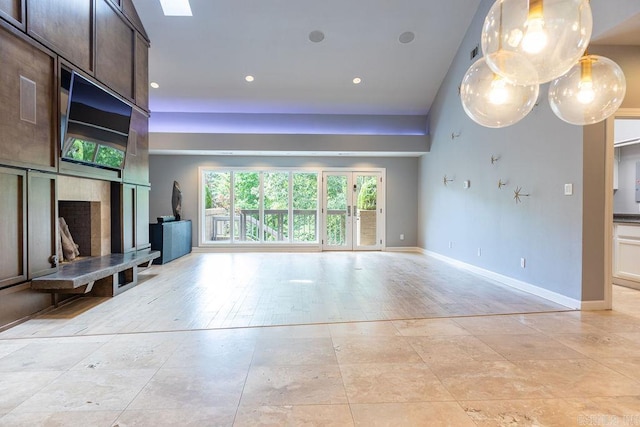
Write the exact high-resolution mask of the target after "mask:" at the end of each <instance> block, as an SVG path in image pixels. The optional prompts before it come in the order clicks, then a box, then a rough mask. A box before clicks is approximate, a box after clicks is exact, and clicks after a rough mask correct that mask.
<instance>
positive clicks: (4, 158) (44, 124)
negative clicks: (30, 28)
mask: <svg viewBox="0 0 640 427" xmlns="http://www.w3.org/2000/svg"><path fill="white" fill-rule="evenodd" d="M0 58H2V66H0V99H1V100H2V101H1V102H0V164H5V165H12V166H24V167H28V168H35V169H39V170H47V171H55V170H56V169H55V168H56V164H57V163H56V161H57V156H58V151H57V146H56V141H57V133H56V123H57V117H56V115H57V113H58V109H57V108H56V103H55V100H56V99H57V97H56V96H55V92H54V88H57V84H56V72H55V71H56V68H55V58H54V56H52V53H50V52H48V51H47V50H46V49H40V48H38V47H36V46H35V45H34V44H33V43H29V42H28V41H27V40H25V39H23V38H20V37H17V36H16V34H15V31H12V30H11V29H10V28H3V27H0Z"/></svg>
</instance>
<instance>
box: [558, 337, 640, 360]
mask: <svg viewBox="0 0 640 427" xmlns="http://www.w3.org/2000/svg"><path fill="white" fill-rule="evenodd" d="M550 336H551V337H552V338H554V339H556V340H557V341H559V342H561V343H562V344H564V345H566V346H568V347H571V348H573V349H574V350H576V351H579V352H580V353H582V354H584V355H587V356H589V357H591V358H610V357H616V358H630V357H640V343H635V342H633V341H630V340H628V339H626V338H623V337H621V336H618V335H616V334H613V333H600V334H557V335H550Z"/></svg>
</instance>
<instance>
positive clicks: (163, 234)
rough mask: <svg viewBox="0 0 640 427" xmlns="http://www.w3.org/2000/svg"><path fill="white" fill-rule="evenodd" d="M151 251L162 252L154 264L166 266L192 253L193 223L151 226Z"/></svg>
mask: <svg viewBox="0 0 640 427" xmlns="http://www.w3.org/2000/svg"><path fill="white" fill-rule="evenodd" d="M149 238H150V239H151V249H152V250H157V251H160V252H161V255H160V257H158V258H156V259H154V260H153V263H154V264H165V263H167V262H169V261H172V260H174V259H176V258H180V257H181V256H183V255H186V254H188V253H190V252H191V221H190V220H183V221H170V222H161V223H158V224H149Z"/></svg>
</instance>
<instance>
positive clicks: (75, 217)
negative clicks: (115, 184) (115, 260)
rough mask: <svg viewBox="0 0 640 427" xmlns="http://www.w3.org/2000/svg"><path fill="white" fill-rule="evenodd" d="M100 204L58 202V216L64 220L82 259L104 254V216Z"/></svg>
mask: <svg viewBox="0 0 640 427" xmlns="http://www.w3.org/2000/svg"><path fill="white" fill-rule="evenodd" d="M100 205H101V203H100V202H87V201H83V200H62V201H60V202H58V216H59V217H60V218H64V221H65V222H66V224H67V226H68V227H69V232H70V233H71V236H72V237H73V241H74V242H75V244H76V245H78V251H79V252H80V256H81V257H86V256H100V255H105V254H103V253H102V214H101V212H100Z"/></svg>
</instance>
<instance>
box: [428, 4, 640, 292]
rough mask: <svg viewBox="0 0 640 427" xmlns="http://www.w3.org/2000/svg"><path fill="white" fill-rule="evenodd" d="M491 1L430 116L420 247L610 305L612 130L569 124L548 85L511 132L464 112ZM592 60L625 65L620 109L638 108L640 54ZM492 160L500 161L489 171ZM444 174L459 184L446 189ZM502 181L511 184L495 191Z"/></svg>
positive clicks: (608, 49)
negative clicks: (568, 187) (551, 101)
mask: <svg viewBox="0 0 640 427" xmlns="http://www.w3.org/2000/svg"><path fill="white" fill-rule="evenodd" d="M492 3H493V1H492V0H483V2H482V3H481V5H480V7H479V9H478V12H477V14H476V16H475V17H474V20H473V22H472V24H471V26H470V28H469V30H468V32H467V35H466V37H465V39H464V41H463V42H462V44H461V46H460V49H459V52H458V54H457V55H456V58H455V59H454V61H453V63H452V65H451V68H450V69H449V73H448V75H447V78H446V80H445V82H444V83H443V85H442V87H441V88H440V91H439V93H438V96H437V98H436V101H435V103H434V105H433V107H432V110H431V112H430V114H429V128H430V131H431V134H430V141H431V150H430V153H428V154H425V155H424V156H422V157H421V159H420V165H419V170H420V178H419V183H420V187H419V193H420V202H419V224H418V233H419V239H418V245H419V246H421V247H423V248H425V249H427V250H429V251H433V252H436V253H440V254H442V255H445V256H448V257H451V258H453V259H456V260H459V261H463V262H466V263H469V264H472V265H475V266H478V267H481V268H484V269H487V270H489V271H492V272H495V273H499V274H503V275H505V276H509V277H512V278H515V279H518V280H522V281H524V282H527V283H530V284H532V285H535V286H538V287H540V288H543V289H546V290H550V291H553V292H557V293H559V294H561V295H565V296H567V297H570V298H574V299H577V300H582V301H599V300H603V299H604V286H605V282H607V281H608V280H609V279H610V278H607V277H605V269H604V262H605V259H604V257H605V254H606V251H605V246H606V244H607V242H606V235H605V232H604V231H605V227H606V225H605V224H606V223H607V220H608V219H607V218H606V213H605V198H606V197H607V195H608V194H610V192H611V191H612V190H611V189H608V188H605V174H604V172H605V151H606V150H605V148H606V125H605V123H604V122H602V123H599V124H596V125H592V126H586V127H580V126H572V125H568V124H565V123H564V122H562V121H561V120H560V119H558V118H556V116H555V115H554V114H553V112H552V111H551V110H550V108H549V106H548V102H547V89H548V86H547V85H543V86H542V87H541V88H540V97H539V103H538V105H537V106H536V107H535V108H534V109H533V111H532V112H531V113H530V114H529V115H528V116H527V117H526V118H525V119H523V120H522V121H521V122H519V123H517V124H515V125H513V126H511V127H507V128H504V129H488V128H484V127H481V126H479V125H477V124H475V123H474V122H473V121H472V120H471V119H469V118H468V117H467V116H466V114H465V113H464V111H463V109H462V106H461V103H460V98H459V95H458V86H459V85H460V82H461V80H462V77H463V76H464V73H465V72H466V70H467V68H468V67H469V66H470V65H471V63H472V61H471V60H470V59H469V53H470V52H471V50H472V49H473V48H474V47H475V46H476V45H478V44H479V41H480V40H479V39H480V31H481V26H482V23H483V21H484V17H485V15H486V13H487V12H488V10H489V8H490V7H491V5H492ZM590 52H591V53H595V54H601V55H604V56H607V57H609V58H611V59H613V60H614V61H616V62H617V63H618V64H619V65H620V66H621V67H622V69H623V70H624V72H625V75H626V77H627V95H626V97H625V101H624V103H623V105H622V107H625V108H633V107H638V106H639V105H640V76H639V74H640V73H639V71H640V47H638V46H592V47H590ZM452 134H455V135H458V134H459V137H456V138H452ZM491 156H494V157H499V158H500V159H499V160H498V161H497V162H496V163H494V164H491V161H490V159H491ZM445 174H446V175H447V176H448V177H454V178H455V181H454V182H452V183H449V185H447V186H444V184H443V176H444V175H445ZM464 180H470V181H471V186H470V188H469V189H466V190H465V189H463V188H462V182H463V181H464ZM498 180H502V181H505V182H507V183H508V185H507V186H505V187H503V188H502V189H498ZM565 184H573V195H572V196H565V195H564V185H565ZM517 187H520V188H521V189H522V193H525V194H530V196H529V197H522V202H521V203H515V200H514V198H513V197H514V190H515V189H516V188H517ZM449 242H453V247H452V248H449ZM478 248H481V253H482V255H481V256H478ZM520 258H525V259H526V267H525V268H521V267H520Z"/></svg>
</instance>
